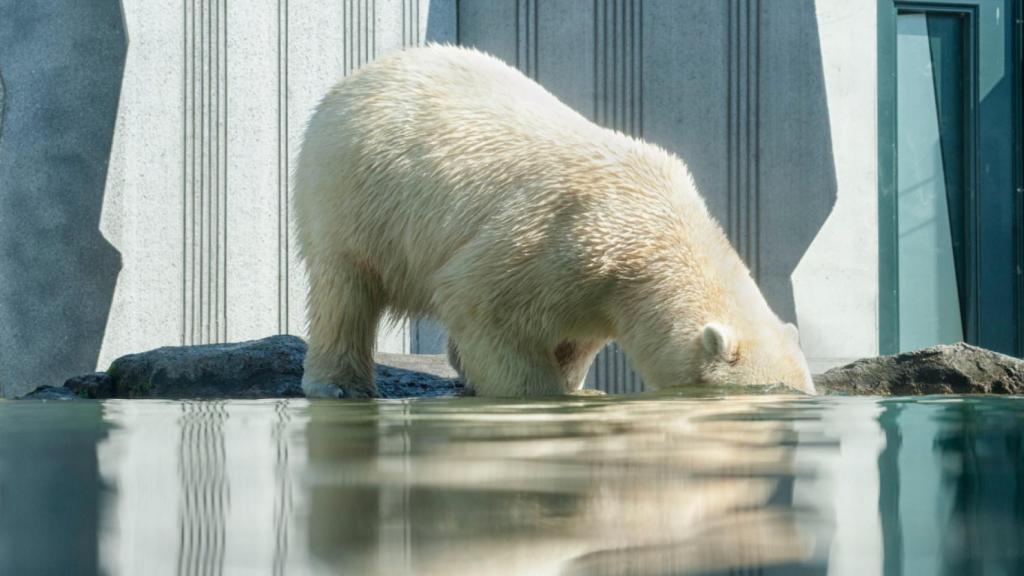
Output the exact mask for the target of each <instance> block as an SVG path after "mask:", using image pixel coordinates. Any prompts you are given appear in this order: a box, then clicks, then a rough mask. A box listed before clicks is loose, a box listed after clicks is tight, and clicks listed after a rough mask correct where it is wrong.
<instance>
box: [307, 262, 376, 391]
mask: <svg viewBox="0 0 1024 576" xmlns="http://www.w3.org/2000/svg"><path fill="white" fill-rule="evenodd" d="M330 264H333V265H330ZM307 266H308V270H309V280H310V282H309V303H308V307H307V308H308V312H309V349H308V350H307V352H306V359H305V362H304V363H303V368H304V372H303V375H302V391H303V392H305V394H306V396H307V397H308V398H373V397H376V396H378V393H377V385H376V384H375V383H374V381H373V370H374V363H373V344H374V340H375V339H376V336H377V322H378V320H379V318H380V315H381V312H382V311H383V302H382V298H381V294H382V292H381V291H380V290H379V289H378V287H377V286H375V284H376V283H375V282H374V281H373V280H372V279H371V278H370V277H369V275H368V274H367V273H366V272H365V271H363V270H360V269H359V268H358V267H354V266H347V265H345V264H344V263H342V264H338V263H336V262H330V263H325V264H323V265H320V264H319V263H318V262H316V261H312V260H311V261H309V262H307Z"/></svg>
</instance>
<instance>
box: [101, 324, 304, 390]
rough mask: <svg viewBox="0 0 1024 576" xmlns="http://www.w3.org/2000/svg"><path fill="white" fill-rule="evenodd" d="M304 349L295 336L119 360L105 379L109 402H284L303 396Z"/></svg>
mask: <svg viewBox="0 0 1024 576" xmlns="http://www.w3.org/2000/svg"><path fill="white" fill-rule="evenodd" d="M305 355H306V344H305V343H304V342H303V341H302V339H301V338H297V337H295V336H272V337H270V338H264V339H262V340H252V341H249V342H237V343H231V344H206V345H201V346H168V347H164V348H157V349H156V350H150V351H148V352H143V353H141V354H129V355H127V356H121V357H120V358H118V359H117V360H114V362H113V363H112V364H111V365H110V368H109V369H108V370H107V373H108V374H109V375H110V378H111V379H112V380H113V382H114V386H113V395H112V396H110V397H113V398H287V397H297V396H302V387H301V382H302V359H303V357H305Z"/></svg>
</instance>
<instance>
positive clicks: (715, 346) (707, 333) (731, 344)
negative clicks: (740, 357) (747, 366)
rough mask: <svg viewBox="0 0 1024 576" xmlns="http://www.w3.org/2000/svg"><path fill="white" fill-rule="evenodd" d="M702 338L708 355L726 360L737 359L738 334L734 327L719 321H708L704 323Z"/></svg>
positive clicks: (733, 360)
mask: <svg viewBox="0 0 1024 576" xmlns="http://www.w3.org/2000/svg"><path fill="white" fill-rule="evenodd" d="M701 340H702V341H703V343H704V351H705V352H707V354H708V356H711V357H718V358H721V359H722V360H725V361H726V362H735V361H736V360H737V354H736V352H737V350H736V336H735V335H734V334H733V332H732V328H729V327H728V326H726V325H724V324H719V323H718V322H708V323H707V324H705V325H704V331H703V333H702V335H701Z"/></svg>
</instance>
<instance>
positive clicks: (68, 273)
mask: <svg viewBox="0 0 1024 576" xmlns="http://www.w3.org/2000/svg"><path fill="white" fill-rule="evenodd" d="M0 14H3V17H2V18H0V71H2V74H3V76H4V82H5V92H4V94H5V98H4V100H5V102H4V103H3V109H2V116H3V119H2V125H0V126H2V132H0V247H2V250H0V278H2V281H0V396H8V397H13V396H18V395H21V394H24V393H25V392H28V391H30V390H32V389H33V388H35V387H36V386H38V385H41V384H50V385H59V384H60V383H61V382H62V381H63V379H65V378H67V377H69V376H71V375H74V374H80V373H83V372H90V371H92V370H94V369H95V367H96V359H97V357H98V355H99V350H100V345H101V343H102V339H103V332H104V329H105V327H106V323H107V314H108V312H109V309H110V302H111V298H112V297H113V292H114V286H115V284H116V281H117V276H118V273H119V271H120V269H121V261H120V255H119V254H118V252H117V251H116V250H115V249H114V248H113V247H112V246H111V245H110V244H109V243H108V242H107V241H106V240H105V239H104V238H103V236H102V235H101V233H100V231H99V221H100V212H101V208H102V205H103V193H104V187H105V185H106V175H107V162H108V159H109V155H110V146H111V141H112V139H113V133H114V124H115V119H116V116H117V107H118V99H119V96H120V91H121V77H122V72H123V70H124V62H125V55H126V52H127V37H126V34H125V27H124V21H123V19H122V14H121V6H120V3H119V2H118V0H95V1H92V2H76V3H71V4H69V3H63V2H60V3H53V2H25V1H23V0H0Z"/></svg>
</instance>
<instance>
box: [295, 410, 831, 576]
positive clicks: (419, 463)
mask: <svg viewBox="0 0 1024 576" xmlns="http://www.w3.org/2000/svg"><path fill="white" fill-rule="evenodd" d="M474 402H475V403H476V406H473V405H470V404H473V403H474ZM373 410H374V411H379V412H378V413H377V415H376V416H375V417H368V418H365V419H360V420H359V421H354V420H352V419H351V418H347V417H345V416H344V414H345V412H346V411H345V410H344V409H340V408H339V406H338V405H336V404H319V403H313V404H311V406H310V414H311V416H312V418H311V420H310V422H309V426H308V428H307V439H308V447H309V462H310V465H311V467H312V472H313V473H312V476H311V477H312V478H315V479H316V480H315V481H314V485H313V486H312V487H311V492H310V495H311V501H310V516H309V520H310V528H309V534H310V546H311V552H312V553H313V555H314V556H315V557H317V558H318V559H320V560H321V561H324V562H326V563H327V564H328V565H330V566H331V567H332V569H334V570H337V571H340V572H344V573H353V574H356V573H360V574H397V573H404V572H407V571H409V572H415V573H417V574H546V573H565V572H566V571H568V573H572V574H577V573H578V574H600V573H611V574H621V573H637V574H641V573H642V574H706V573H708V574H710V573H719V572H722V573H725V572H727V571H728V570H730V569H736V568H743V567H751V568H752V567H759V566H761V567H765V566H774V567H776V568H784V567H786V566H790V567H792V566H796V565H799V566H801V567H802V569H803V570H805V571H804V572H801V573H816V572H817V571H820V573H824V572H825V567H824V566H825V563H826V562H827V547H828V543H829V538H830V536H829V534H830V528H828V527H823V526H822V522H823V520H822V518H820V517H817V516H815V514H814V511H813V510H810V509H804V510H801V509H799V508H796V507H794V505H793V502H792V488H793V483H794V480H795V478H796V476H797V475H798V474H799V471H798V470H796V469H795V467H794V464H793V458H792V455H793V451H794V447H793V440H794V437H795V433H794V432H793V430H792V424H791V423H787V422H780V421H764V422H759V421H756V420H754V419H752V418H751V417H753V416H756V415H757V411H756V410H754V409H752V410H750V411H739V412H737V410H736V406H735V405H732V406H726V405H718V407H717V408H716V407H714V406H712V407H709V408H708V409H702V410H701V411H700V415H699V417H697V418H679V417H670V418H669V417H666V416H667V414H666V413H665V412H664V406H663V405H661V404H660V403H649V404H647V405H646V406H645V405H644V404H643V403H630V405H629V406H628V409H627V410H620V409H618V408H617V406H616V403H615V402H612V401H607V400H601V401H596V402H595V401H587V402H585V403H580V404H578V405H576V406H573V407H572V408H570V409H568V410H557V412H561V414H552V413H551V411H550V406H546V405H543V404H536V403H531V404H527V405H522V404H512V403H509V404H494V403H484V402H483V401H474V400H469V399H466V400H463V401H462V404H461V405H460V406H459V408H458V409H457V410H452V409H451V407H446V406H442V405H435V406H431V405H430V404H422V403H421V404H404V403H403V404H382V405H377V406H375V407H374V408H373ZM737 421H740V422H742V426H741V427H737V426H735V424H736V422H737ZM667 447H671V450H666V448H667ZM823 550H825V552H823ZM730 573H731V572H730Z"/></svg>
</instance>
